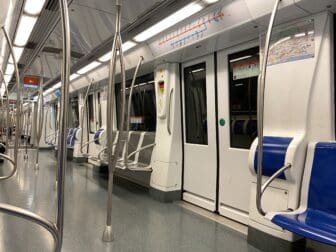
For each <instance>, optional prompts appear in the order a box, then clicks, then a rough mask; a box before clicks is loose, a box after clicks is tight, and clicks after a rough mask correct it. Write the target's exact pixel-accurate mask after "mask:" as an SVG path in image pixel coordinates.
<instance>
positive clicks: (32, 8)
mask: <svg viewBox="0 0 336 252" xmlns="http://www.w3.org/2000/svg"><path fill="white" fill-rule="evenodd" d="M44 3H45V0H26V3H25V6H24V12H25V13H27V14H30V15H39V14H40V13H41V11H42V8H43V6H44Z"/></svg>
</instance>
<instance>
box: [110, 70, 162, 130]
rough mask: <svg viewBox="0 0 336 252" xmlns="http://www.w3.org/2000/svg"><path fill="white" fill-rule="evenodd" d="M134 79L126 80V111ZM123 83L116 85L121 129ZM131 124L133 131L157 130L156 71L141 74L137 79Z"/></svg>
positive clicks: (133, 96)
mask: <svg viewBox="0 0 336 252" xmlns="http://www.w3.org/2000/svg"><path fill="white" fill-rule="evenodd" d="M131 83H132V80H128V81H127V82H126V107H125V109H126V111H125V114H126V113H127V106H128V100H129V93H130V86H131ZM120 91H121V85H120V83H119V84H118V85H117V86H116V97H117V116H118V117H117V118H118V119H117V121H118V129H119V120H120V102H121V92H120ZM129 124H130V125H129V126H130V130H132V131H150V132H153V131H155V130H156V101H155V87H154V73H151V74H147V75H144V76H140V77H138V78H137V79H136V81H135V85H134V88H133V95H132V106H131V112H130V118H129Z"/></svg>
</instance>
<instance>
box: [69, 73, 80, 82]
mask: <svg viewBox="0 0 336 252" xmlns="http://www.w3.org/2000/svg"><path fill="white" fill-rule="evenodd" d="M78 77H79V74H76V73H74V74H71V75H70V81H73V80H74V79H77V78H78Z"/></svg>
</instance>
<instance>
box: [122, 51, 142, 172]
mask: <svg viewBox="0 0 336 252" xmlns="http://www.w3.org/2000/svg"><path fill="white" fill-rule="evenodd" d="M143 60H144V58H143V57H142V56H141V57H140V59H139V61H138V64H137V66H136V68H135V72H134V76H133V80H132V84H131V87H130V93H129V96H128V106H127V114H126V143H125V144H126V145H125V158H124V163H125V167H126V169H127V168H128V140H129V128H130V127H129V117H130V115H131V107H132V97H133V89H134V85H135V81H136V77H137V75H138V71H139V68H140V66H141V64H142V62H143ZM124 92H125V94H126V90H125V91H124Z"/></svg>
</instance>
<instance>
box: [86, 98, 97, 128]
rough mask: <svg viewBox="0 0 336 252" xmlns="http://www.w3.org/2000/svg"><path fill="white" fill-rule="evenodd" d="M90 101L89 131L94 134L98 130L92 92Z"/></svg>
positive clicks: (88, 101)
mask: <svg viewBox="0 0 336 252" xmlns="http://www.w3.org/2000/svg"><path fill="white" fill-rule="evenodd" d="M87 103H88V112H89V114H88V119H89V122H88V124H89V131H90V133H91V134H94V133H95V132H96V124H95V117H94V116H95V115H94V99H93V94H90V95H89V96H88V99H87Z"/></svg>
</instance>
